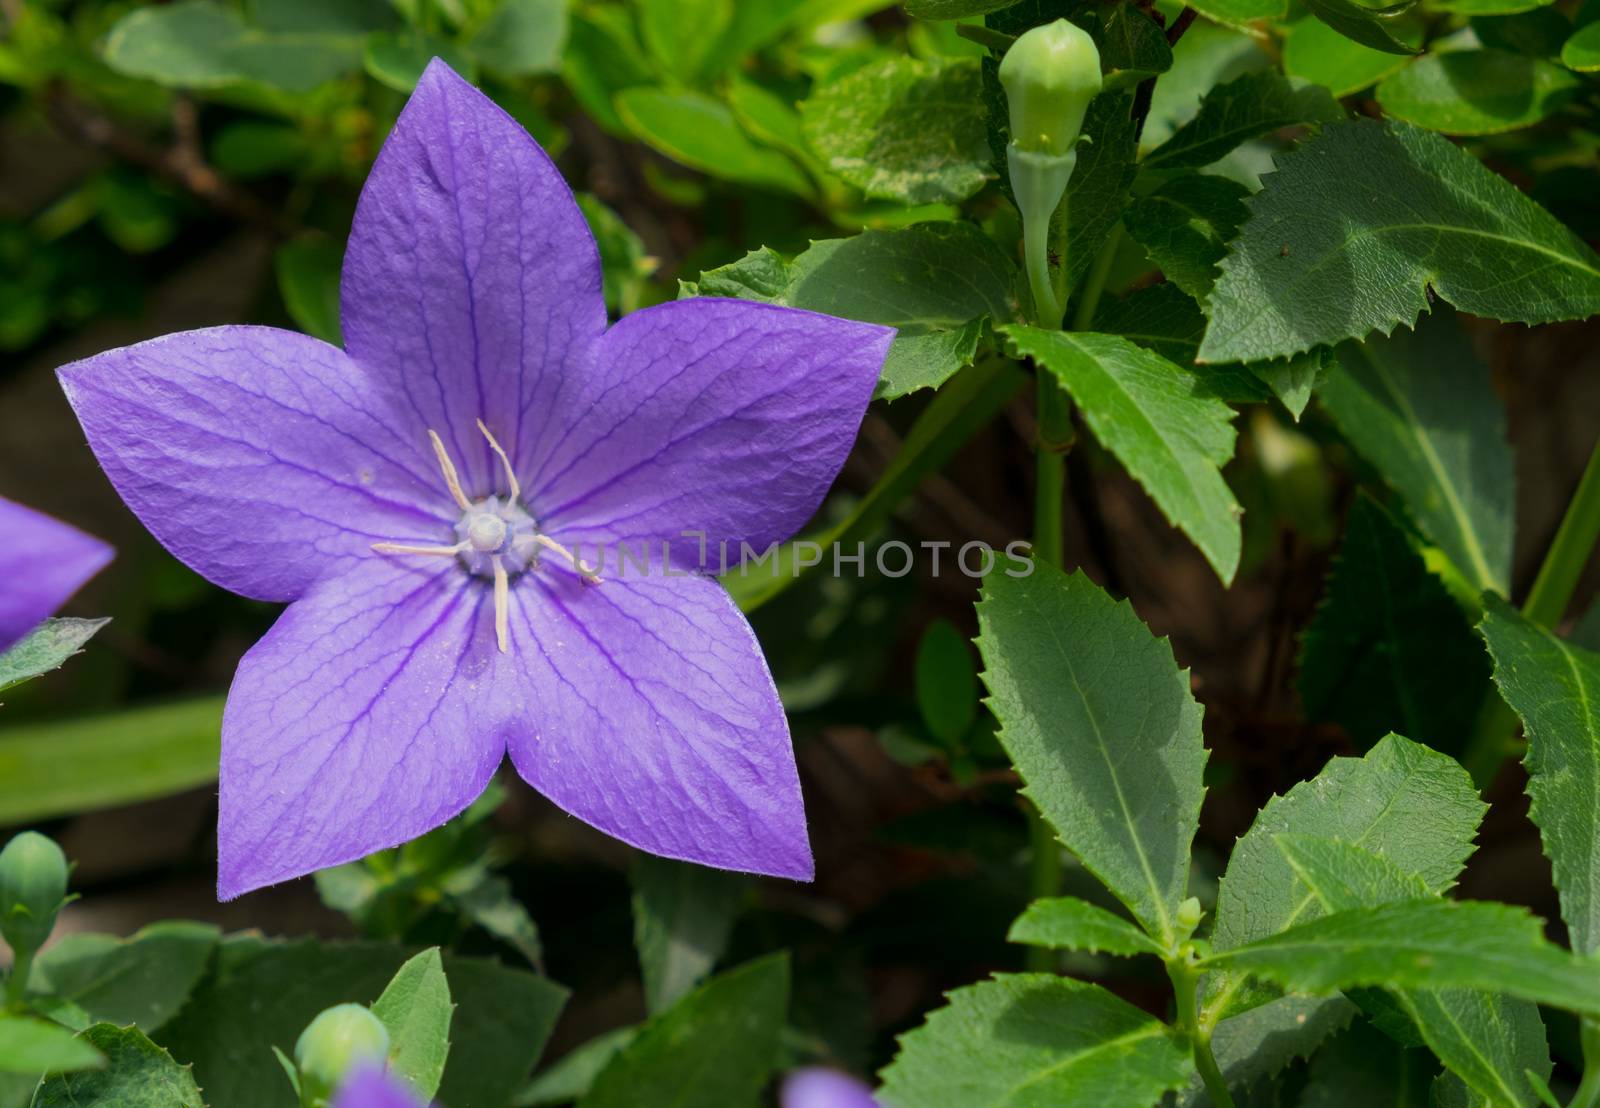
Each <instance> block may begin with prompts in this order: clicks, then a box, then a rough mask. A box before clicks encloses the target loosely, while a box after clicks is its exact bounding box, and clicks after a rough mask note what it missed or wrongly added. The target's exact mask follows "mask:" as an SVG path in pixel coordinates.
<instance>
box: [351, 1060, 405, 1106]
mask: <svg viewBox="0 0 1600 1108" xmlns="http://www.w3.org/2000/svg"><path fill="white" fill-rule="evenodd" d="M333 1108H424V1105H423V1103H422V1101H421V1100H420V1099H419V1098H418V1097H417V1095H416V1094H415V1093H414V1092H412V1091H411V1089H410V1088H409V1087H408V1086H407V1085H406V1084H405V1083H404V1082H402V1081H400V1080H399V1079H398V1078H395V1077H391V1076H389V1075H388V1074H387V1073H385V1072H384V1071H383V1070H381V1069H378V1068H377V1067H375V1066H365V1067H363V1068H362V1069H360V1070H358V1071H356V1075H355V1076H354V1077H352V1078H350V1080H348V1081H346V1082H345V1083H344V1084H343V1085H341V1086H339V1091H338V1092H337V1093H336V1094H334V1098H333Z"/></svg>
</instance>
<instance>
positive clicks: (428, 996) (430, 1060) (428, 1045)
mask: <svg viewBox="0 0 1600 1108" xmlns="http://www.w3.org/2000/svg"><path fill="white" fill-rule="evenodd" d="M454 1010H455V1005H453V1004H451V1003H450V983H449V982H448V981H446V980H445V975H444V963H443V962H442V961H441V960H440V958H439V948H438V947H431V948H429V949H428V950H424V951H423V952H422V953H421V954H418V955H416V956H415V957H413V958H412V959H410V960H409V961H408V962H406V964H405V965H403V966H401V967H400V968H399V969H398V970H397V971H395V975H394V977H393V978H392V979H391V980H390V981H389V984H388V985H387V986H386V987H385V988H384V990H383V993H382V995H380V996H379V997H378V999H377V1000H375V1001H373V1003H372V1014H373V1015H375V1016H377V1017H378V1019H379V1020H381V1021H382V1023H383V1026H384V1027H385V1028H387V1029H388V1031H389V1068H390V1070H391V1072H393V1073H396V1074H398V1075H399V1076H400V1077H402V1078H404V1079H405V1081H406V1083H407V1084H409V1085H410V1086H411V1087H412V1088H413V1089H415V1090H416V1092H417V1094H418V1095H419V1096H421V1097H422V1098H423V1099H425V1100H426V1099H428V1098H431V1097H432V1096H433V1094H434V1093H436V1092H438V1091H439V1081H440V1079H441V1078H443V1076H444V1064H445V1059H446V1058H448V1057H449V1055H450V1016H451V1013H452V1012H453V1011H454Z"/></svg>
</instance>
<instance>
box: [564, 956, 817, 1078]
mask: <svg viewBox="0 0 1600 1108" xmlns="http://www.w3.org/2000/svg"><path fill="white" fill-rule="evenodd" d="M788 1007H789V956H788V955H787V954H774V955H771V956H769V957H766V958H762V959H760V960H759V961H755V962H747V963H746V964H744V965H742V966H739V967H738V968H737V969H732V970H729V971H728V972H726V973H723V974H719V975H718V976H716V977H713V978H712V979H711V980H710V981H707V982H706V983H705V984H703V985H701V986H700V987H699V988H698V989H696V990H695V991H694V992H692V993H690V994H688V995H687V996H685V997H683V998H682V999H681V1000H679V1001H678V1003H676V1004H674V1005H673V1006H672V1007H671V1008H669V1009H667V1010H666V1011H665V1012H662V1013H660V1014H659V1015H657V1016H655V1017H653V1018H652V1019H651V1020H650V1021H649V1022H648V1023H646V1024H645V1025H644V1026H643V1027H642V1028H640V1029H639V1033H638V1034H637V1035H636V1036H634V1038H633V1040H632V1041H631V1042H629V1043H628V1045H627V1046H625V1047H623V1048H622V1050H621V1052H620V1053H618V1054H617V1056H616V1057H615V1058H613V1059H612V1060H611V1062H610V1063H609V1064H608V1065H607V1066H606V1068H605V1069H603V1070H601V1071H600V1074H599V1076H598V1077H596V1078H595V1080H594V1084H593V1085H591V1086H590V1087H589V1090H588V1092H586V1093H585V1094H584V1096H583V1098H582V1099H581V1100H579V1101H578V1108H634V1106H635V1105H637V1104H638V1102H639V1101H638V1097H639V1091H640V1090H641V1089H649V1090H650V1095H651V1097H652V1098H653V1099H654V1100H656V1101H657V1102H658V1103H661V1104H673V1105H677V1106H679V1108H738V1106H743V1105H754V1104H755V1103H756V1098H757V1096H758V1095H759V1094H760V1092H761V1089H762V1086H763V1085H765V1084H766V1081H767V1076H768V1074H770V1073H771V1072H772V1067H773V1065H774V1064H775V1063H776V1062H777V1057H778V1039H779V1035H780V1033H781V1032H782V1030H783V1024H784V1017H785V1013H786V1012H787V1011H788Z"/></svg>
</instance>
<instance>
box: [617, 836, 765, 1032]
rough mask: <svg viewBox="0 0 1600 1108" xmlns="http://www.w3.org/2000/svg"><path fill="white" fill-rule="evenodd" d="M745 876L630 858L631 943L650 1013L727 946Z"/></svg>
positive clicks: (688, 986)
mask: <svg viewBox="0 0 1600 1108" xmlns="http://www.w3.org/2000/svg"><path fill="white" fill-rule="evenodd" d="M745 884H746V883H745V879H744V878H743V877H742V876H741V875H739V874H734V873H728V872H726V871H724V870H716V869H708V868H706V867H705V866H696V865H692V864H690V863H688V862H674V861H672V860H670V859H667V858H657V857H655V856H653V855H649V854H640V855H639V856H638V857H636V858H635V859H634V863H633V942H634V946H636V947H637V948H638V951H639V966H640V969H641V970H642V971H643V973H644V995H645V1002H646V1004H647V1005H648V1007H649V1010H650V1011H651V1012H652V1013H655V1012H663V1011H665V1010H666V1009H668V1008H670V1007H672V1005H673V1004H675V1003H676V1002H677V1000H678V998H680V997H682V996H683V995H684V994H685V993H688V992H690V991H691V990H692V989H694V987H695V986H696V985H698V984H700V982H701V981H703V980H704V979H705V977H706V975H707V974H709V973H710V972H711V968H712V967H713V966H714V965H716V963H717V959H718V958H721V957H722V955H723V952H724V951H726V950H727V948H728V935H729V934H730V933H731V932H732V930H733V922H734V919H735V918H736V917H737V916H738V913H739V908H740V905H741V904H742V903H743V900H744V893H745Z"/></svg>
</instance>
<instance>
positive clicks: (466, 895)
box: [450, 873, 544, 969]
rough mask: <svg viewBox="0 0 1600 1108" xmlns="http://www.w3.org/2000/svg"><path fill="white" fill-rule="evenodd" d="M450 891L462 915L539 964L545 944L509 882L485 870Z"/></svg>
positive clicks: (535, 966) (538, 965) (536, 926)
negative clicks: (465, 884) (468, 881)
mask: <svg viewBox="0 0 1600 1108" xmlns="http://www.w3.org/2000/svg"><path fill="white" fill-rule="evenodd" d="M450 892H451V895H452V897H453V898H454V900H455V902H456V906H457V907H458V908H460V909H461V913H462V914H463V915H464V916H466V917H467V918H468V919H469V920H471V921H472V922H473V923H475V924H477V925H478V926H479V927H481V928H483V929H484V930H485V931H487V932H489V934H491V935H493V936H494V937H495V938H497V939H499V940H500V941H501V942H503V943H505V944H506V945H507V946H509V947H511V948H512V949H514V950H515V951H516V952H517V953H518V954H521V955H522V956H523V957H524V958H526V959H527V960H528V962H529V964H530V965H532V966H533V967H534V968H535V969H539V968H541V967H540V963H541V962H542V961H543V959H544V947H543V946H542V944H541V943H540V942H539V927H538V925H537V924H535V923H534V922H533V916H531V915H530V914H529V913H528V909H527V908H526V907H525V906H524V905H523V903H522V901H520V900H518V899H517V898H516V895H515V894H514V893H513V892H512V891H511V882H509V881H507V880H506V879H505V878H504V877H499V876H497V875H495V874H488V873H486V874H482V875H481V876H479V877H478V878H477V879H476V880H474V881H472V882H471V883H470V884H468V885H467V886H466V887H465V888H462V889H456V888H454V887H452V888H451V890H450Z"/></svg>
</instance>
